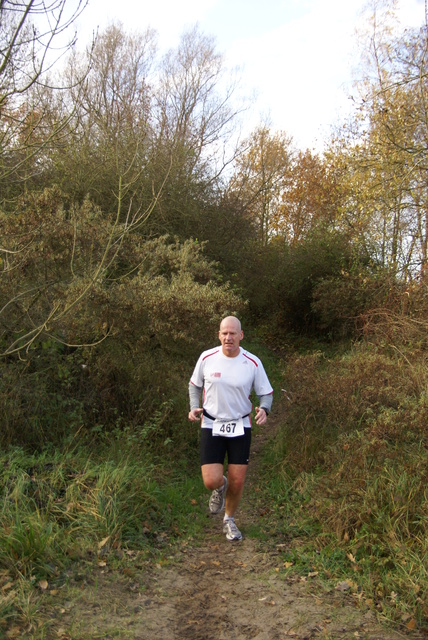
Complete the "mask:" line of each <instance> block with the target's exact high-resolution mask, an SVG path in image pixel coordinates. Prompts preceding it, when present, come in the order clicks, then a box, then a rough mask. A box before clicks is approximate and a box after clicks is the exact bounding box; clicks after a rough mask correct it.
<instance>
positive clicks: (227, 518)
mask: <svg viewBox="0 0 428 640" xmlns="http://www.w3.org/2000/svg"><path fill="white" fill-rule="evenodd" d="M234 519H235V518H234V517H233V516H228V515H227V513H225V514H224V518H223V522H227V521H228V520H234Z"/></svg>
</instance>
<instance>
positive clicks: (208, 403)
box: [189, 316, 273, 541]
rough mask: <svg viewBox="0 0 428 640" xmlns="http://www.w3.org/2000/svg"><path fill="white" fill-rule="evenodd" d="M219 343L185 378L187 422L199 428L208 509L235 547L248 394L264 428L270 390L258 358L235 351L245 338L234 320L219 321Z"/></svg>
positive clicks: (248, 432) (247, 433) (246, 437)
mask: <svg viewBox="0 0 428 640" xmlns="http://www.w3.org/2000/svg"><path fill="white" fill-rule="evenodd" d="M218 337H219V340H220V347H216V348H214V349H209V350H208V351H204V352H203V353H202V354H201V355H200V356H199V359H198V362H197V363H196V367H195V369H194V371H193V374H192V377H191V378H190V383H189V397H190V412H189V420H191V421H192V422H197V421H200V422H201V428H202V430H201V443H200V455H201V471H202V479H203V482H204V485H205V487H206V488H207V489H209V490H210V491H212V494H211V497H210V500H209V509H210V511H211V513H220V511H222V510H223V508H224V507H225V515H224V519H223V532H224V533H225V534H226V539H227V540H230V541H237V540H242V533H241V532H240V531H239V529H238V527H237V526H236V523H235V512H236V510H237V509H238V506H239V503H240V501H241V498H242V493H243V490H244V483H245V476H246V473H247V467H248V461H249V457H250V446H251V420H250V414H251V411H252V408H253V407H252V404H251V400H250V394H251V392H252V390H253V389H254V391H255V393H256V394H257V396H258V398H259V406H258V407H256V413H255V421H256V424H258V425H263V424H265V422H266V419H267V416H268V415H269V412H270V410H271V406H272V398H273V395H272V394H273V389H272V386H271V384H270V382H269V379H268V377H267V375H266V372H265V370H264V368H263V365H262V363H261V361H260V360H259V358H257V356H254V355H253V354H251V353H249V352H248V351H245V350H244V349H242V347H241V346H240V342H241V340H242V339H243V337H244V333H243V331H242V328H241V323H240V321H239V320H238V318H236V317H234V316H228V317H227V318H224V319H223V320H222V321H221V324H220V331H219V334H218ZM202 391H203V402H202V406H201V394H202ZM226 456H227V462H228V465H227V466H228V468H227V477H226V476H225V475H224V462H225V459H226Z"/></svg>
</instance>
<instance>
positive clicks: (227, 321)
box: [220, 316, 241, 331]
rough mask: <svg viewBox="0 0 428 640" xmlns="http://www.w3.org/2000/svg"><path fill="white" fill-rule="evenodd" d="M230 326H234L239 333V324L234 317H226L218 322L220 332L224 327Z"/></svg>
mask: <svg viewBox="0 0 428 640" xmlns="http://www.w3.org/2000/svg"><path fill="white" fill-rule="evenodd" d="M232 324H234V325H235V326H236V329H237V331H241V323H240V321H239V320H238V318H235V316H227V317H226V318H223V320H222V321H221V322H220V331H221V329H222V327H223V326H224V325H232Z"/></svg>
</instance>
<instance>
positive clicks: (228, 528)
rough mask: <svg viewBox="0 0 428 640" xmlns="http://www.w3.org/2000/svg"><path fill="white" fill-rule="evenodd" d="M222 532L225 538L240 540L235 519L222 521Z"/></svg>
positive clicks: (232, 540) (240, 535) (240, 536)
mask: <svg viewBox="0 0 428 640" xmlns="http://www.w3.org/2000/svg"><path fill="white" fill-rule="evenodd" d="M223 533H225V534H226V540H230V541H231V542H234V541H235V540H242V533H241V532H240V531H239V529H238V527H237V526H236V524H235V520H226V521H225V522H223Z"/></svg>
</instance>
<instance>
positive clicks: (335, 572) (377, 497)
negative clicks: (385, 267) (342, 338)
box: [261, 345, 428, 628]
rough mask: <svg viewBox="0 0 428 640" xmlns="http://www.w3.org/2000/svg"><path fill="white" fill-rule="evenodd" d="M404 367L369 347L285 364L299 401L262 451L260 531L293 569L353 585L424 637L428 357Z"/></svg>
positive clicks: (287, 405)
mask: <svg viewBox="0 0 428 640" xmlns="http://www.w3.org/2000/svg"><path fill="white" fill-rule="evenodd" d="M397 357H398V356H397V352H396V351H395V352H392V353H388V352H387V351H379V350H374V349H373V348H371V347H370V346H369V345H368V346H367V347H363V346H359V347H358V349H356V350H355V351H352V350H350V351H349V352H348V353H347V354H345V355H344V354H343V353H338V354H337V355H336V356H335V355H334V354H332V353H330V354H329V356H328V358H327V357H326V356H324V355H323V354H322V353H320V352H319V351H317V353H309V354H307V355H302V354H294V353H290V354H289V355H288V357H287V358H286V361H285V363H284V367H283V371H284V374H285V380H284V386H285V385H287V388H291V389H292V390H293V397H292V400H293V401H292V402H288V401H285V400H284V417H283V420H282V425H281V428H280V429H279V431H278V433H277V436H276V437H275V439H274V440H273V441H272V442H270V443H269V445H268V446H267V447H266V448H265V453H264V459H263V465H262V466H263V470H262V485H261V486H262V487H263V495H262V496H261V500H262V501H263V502H264V503H265V504H269V506H270V509H269V513H267V514H266V516H265V518H264V519H265V522H264V524H263V527H264V529H265V531H266V532H267V533H269V535H270V537H271V539H272V542H273V543H280V544H281V547H280V548H283V549H284V553H283V560H284V562H286V563H287V564H288V565H290V566H289V568H288V571H290V572H293V571H296V572H298V573H300V574H301V575H307V573H308V572H309V571H317V572H318V573H319V576H320V578H321V579H322V580H324V581H325V583H326V584H328V585H330V586H331V587H334V586H335V584H337V583H338V582H339V581H341V580H342V581H343V580H347V581H349V583H350V584H351V585H352V589H353V590H354V591H355V593H356V594H357V595H358V602H360V603H361V604H362V605H363V606H368V607H370V608H372V609H373V610H374V611H376V612H377V613H378V614H379V615H380V617H381V618H383V619H385V620H388V621H389V622H392V623H394V624H396V625H397V626H398V627H400V626H401V627H403V628H405V626H406V621H409V620H410V621H411V622H412V624H414V623H416V624H417V626H418V628H426V627H427V626H428V607H427V596H428V572H427V559H428V516H427V513H428V490H427V488H426V486H427V483H426V480H427V475H426V469H427V468H428V407H427V402H426V394H425V393H424V389H426V387H427V371H426V369H425V370H424V369H423V364H424V363H425V359H424V354H422V355H421V360H420V362H418V360H417V359H415V358H414V359H413V360H411V361H410V359H408V358H406V357H403V358H399V361H397ZM410 363H411V364H410ZM415 372H416V373H417V375H416V373H415ZM422 376H425V377H424V379H423V380H424V381H423V380H422ZM266 537H267V538H268V537H269V536H268V535H267V536H266Z"/></svg>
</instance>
